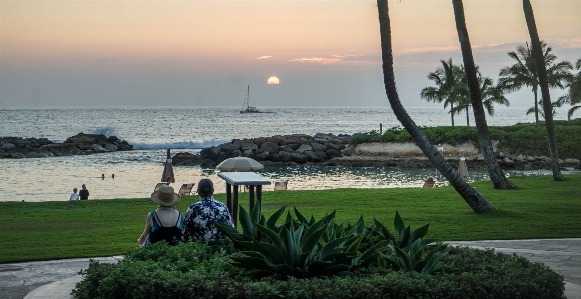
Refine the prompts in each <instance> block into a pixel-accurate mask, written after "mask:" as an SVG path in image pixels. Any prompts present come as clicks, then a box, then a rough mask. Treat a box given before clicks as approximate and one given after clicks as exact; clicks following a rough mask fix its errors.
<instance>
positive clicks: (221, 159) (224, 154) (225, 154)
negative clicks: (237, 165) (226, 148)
mask: <svg viewBox="0 0 581 299" xmlns="http://www.w3.org/2000/svg"><path fill="white" fill-rule="evenodd" d="M228 158H230V155H229V154H228V153H226V152H220V155H219V156H218V159H216V165H217V164H220V163H222V161H224V160H226V159H228Z"/></svg>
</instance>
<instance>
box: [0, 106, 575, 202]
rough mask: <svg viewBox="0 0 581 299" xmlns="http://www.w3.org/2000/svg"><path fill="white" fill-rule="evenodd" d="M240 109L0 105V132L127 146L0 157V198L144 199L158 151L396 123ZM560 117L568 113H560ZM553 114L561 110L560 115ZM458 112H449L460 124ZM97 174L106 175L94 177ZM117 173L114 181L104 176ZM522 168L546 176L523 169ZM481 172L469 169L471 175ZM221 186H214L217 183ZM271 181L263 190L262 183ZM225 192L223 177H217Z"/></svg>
mask: <svg viewBox="0 0 581 299" xmlns="http://www.w3.org/2000/svg"><path fill="white" fill-rule="evenodd" d="M238 110H239V108H182V107H161V108H160V107H155V108H129V107H125V108H123V107H121V108H119V107H114V108H113V107H111V108H36V109H31V108H28V109H16V108H11V109H0V136H18V137H36V138H40V137H44V138H48V139H50V140H53V141H54V142H62V141H64V140H65V139H66V138H68V137H70V136H73V135H76V134H78V133H79V132H84V133H94V134H105V135H107V136H110V135H115V136H117V137H119V138H121V139H124V140H127V141H128V142H129V143H131V144H133V145H134V146H135V149H136V150H134V151H131V152H118V153H106V154H94V155H90V156H72V157H52V158H42V159H20V160H13V159H2V160H0V201H21V200H31V201H45V200H67V199H68V197H69V194H70V193H71V192H72V189H73V188H74V187H77V188H80V186H81V184H83V183H84V184H87V187H88V189H89V190H90V192H91V196H90V198H91V199H104V198H133V197H148V196H149V194H150V193H151V192H152V189H153V187H154V186H155V184H156V183H157V182H159V179H160V177H161V173H162V170H163V165H162V163H163V161H164V159H165V149H166V148H171V149H173V150H172V153H174V154H175V153H178V152H192V153H197V152H198V151H199V149H200V148H203V147H206V146H211V145H217V144H220V143H223V142H226V141H230V140H231V139H233V138H250V137H266V136H272V135H276V134H294V133H304V134H315V133H334V134H353V133H357V132H367V131H370V130H379V123H382V124H383V127H384V128H389V127H393V126H397V125H398V124H399V122H398V121H397V119H396V118H395V116H394V115H393V113H392V112H391V110H390V109H387V108H270V109H268V108H265V109H264V110H270V111H272V112H273V113H267V114H254V115H248V114H242V115H241V114H239V113H238ZM408 112H409V113H410V115H411V116H412V118H414V120H415V121H416V123H417V124H418V125H422V126H438V125H449V124H450V119H449V116H448V115H447V114H446V111H444V110H442V109H434V108H409V109H408ZM525 112H526V109H500V108H499V109H498V110H497V111H496V114H495V116H494V117H489V118H488V122H489V125H512V124H515V123H518V122H532V121H534V119H533V117H532V116H527V115H526V113H525ZM560 114H561V115H566V113H560ZM558 115H559V114H558ZM464 121H465V118H463V117H462V116H461V117H459V118H458V119H457V123H458V124H463V123H462V122H464ZM433 172H434V171H433V170H432V169H414V170H407V169H398V168H390V167H368V168H350V167H323V166H309V167H305V166H293V167H267V168H265V169H264V170H262V171H260V172H259V173H260V174H261V175H263V176H265V177H267V178H269V179H272V180H273V181H274V180H289V189H291V190H298V189H329V188H342V187H350V188H394V187H407V186H417V187H420V186H421V185H422V182H423V181H424V180H425V179H426V177H427V176H428V175H432V173H433ZM174 173H175V176H176V185H178V184H182V183H196V182H197V181H198V180H199V179H200V178H202V177H210V178H211V179H213V180H214V181H215V182H220V179H219V178H217V175H216V173H215V172H208V171H203V170H202V169H200V168H199V167H175V168H174ZM101 174H105V179H102V178H101ZM112 174H115V178H114V179H112V178H111V175H112ZM526 174H549V173H548V172H529V173H526ZM482 179H486V174H485V173H483V172H482V171H480V172H477V171H471V172H470V180H482ZM221 188H222V189H221ZM271 188H272V187H270V188H268V187H267V188H265V189H266V190H270V189H271ZM216 189H217V192H223V184H222V183H217V184H216Z"/></svg>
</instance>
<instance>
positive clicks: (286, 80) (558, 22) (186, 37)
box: [0, 0, 581, 108]
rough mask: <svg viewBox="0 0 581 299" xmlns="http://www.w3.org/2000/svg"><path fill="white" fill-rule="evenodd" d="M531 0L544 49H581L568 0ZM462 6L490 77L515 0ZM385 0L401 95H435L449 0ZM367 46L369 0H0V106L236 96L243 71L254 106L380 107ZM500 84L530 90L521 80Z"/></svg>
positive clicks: (235, 99)
mask: <svg viewBox="0 0 581 299" xmlns="http://www.w3.org/2000/svg"><path fill="white" fill-rule="evenodd" d="M532 4H533V9H534V12H535V17H536V21H537V26H538V29H539V34H540V37H541V39H542V40H544V41H546V42H547V43H548V44H549V46H551V47H552V48H553V53H554V54H555V55H557V57H558V60H559V61H560V60H565V59H566V60H569V61H571V62H574V61H576V60H577V59H579V58H581V1H580V0H532ZM464 6H465V12H466V21H467V26H468V32H469V35H470V40H471V43H472V46H473V51H474V56H475V57H474V58H475V61H476V63H477V64H478V65H479V66H480V69H481V71H482V73H483V74H484V75H485V76H489V77H492V78H493V79H494V80H495V81H496V79H497V77H498V72H499V70H500V69H501V68H502V67H505V66H508V65H511V64H513V62H512V60H511V59H510V58H509V57H508V56H507V55H506V53H507V52H508V51H514V50H515V49H516V46H517V45H521V44H524V43H525V41H527V40H528V39H529V35H528V31H527V29H526V23H525V20H524V15H523V12H522V1H521V0H498V1H497V0H464ZM389 7H390V16H391V24H392V30H393V37H392V38H393V46H394V54H395V71H396V81H397V84H398V90H399V92H400V97H401V99H402V101H403V102H404V105H405V106H406V107H430V106H434V107H435V106H440V105H439V104H430V103H428V102H426V101H425V100H422V99H421V98H420V96H419V93H420V91H421V89H422V88H423V87H427V86H430V85H431V82H430V81H429V80H428V79H427V75H428V73H429V72H431V71H434V70H435V69H436V68H437V67H438V66H439V65H440V60H441V59H446V60H447V59H449V58H452V59H453V61H454V62H455V63H458V64H459V63H461V61H462V57H461V53H460V47H459V43H458V38H457V33H456V27H455V23H454V15H453V9H452V1H451V0H403V1H399V2H398V1H395V0H392V1H389ZM380 51H381V48H380V44H379V23H378V19H377V6H376V2H375V1H373V0H345V1H324V0H308V1H297V0H263V1H246V0H236V1H214V0H213V1H193V0H183V1H169V0H167V1H166V0H156V1H138V0H135V1H132V0H119V1H111V0H104V1H90V0H69V1H54V0H44V1H29V0H16V1H5V0H0V108H2V107H11V106H151V105H160V106H182V105H186V106H193V107H197V106H242V104H243V102H244V96H245V94H246V86H247V85H250V92H251V105H253V106H259V107H266V106H268V107H276V106H282V107H292V106H335V107H368V106H372V107H385V106H388V103H387V98H386V95H385V90H384V87H383V77H382V70H381V57H380ZM270 77H277V78H278V79H279V80H280V83H279V84H267V81H269V78H270ZM270 81H271V83H272V80H270ZM561 93H562V92H561V91H554V92H553V94H554V95H555V97H556V96H557V95H560V94H561ZM507 98H508V99H509V101H511V103H512V106H513V107H530V106H532V104H533V98H532V92H531V91H530V90H528V89H523V90H521V91H520V92H517V93H514V94H509V95H508V96H507Z"/></svg>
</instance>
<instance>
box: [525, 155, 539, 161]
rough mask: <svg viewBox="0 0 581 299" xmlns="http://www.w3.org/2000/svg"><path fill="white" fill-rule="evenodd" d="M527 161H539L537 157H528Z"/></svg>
mask: <svg viewBox="0 0 581 299" xmlns="http://www.w3.org/2000/svg"><path fill="white" fill-rule="evenodd" d="M526 159H527V161H529V162H534V161H536V160H537V159H536V158H535V157H533V156H527V158H526Z"/></svg>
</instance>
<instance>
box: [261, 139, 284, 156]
mask: <svg viewBox="0 0 581 299" xmlns="http://www.w3.org/2000/svg"><path fill="white" fill-rule="evenodd" d="M260 149H261V150H263V151H265V152H269V153H275V154H277V153H278V150H279V149H278V145H276V144H275V143H272V142H268V141H267V142H265V143H263V144H262V145H261V146H260Z"/></svg>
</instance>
